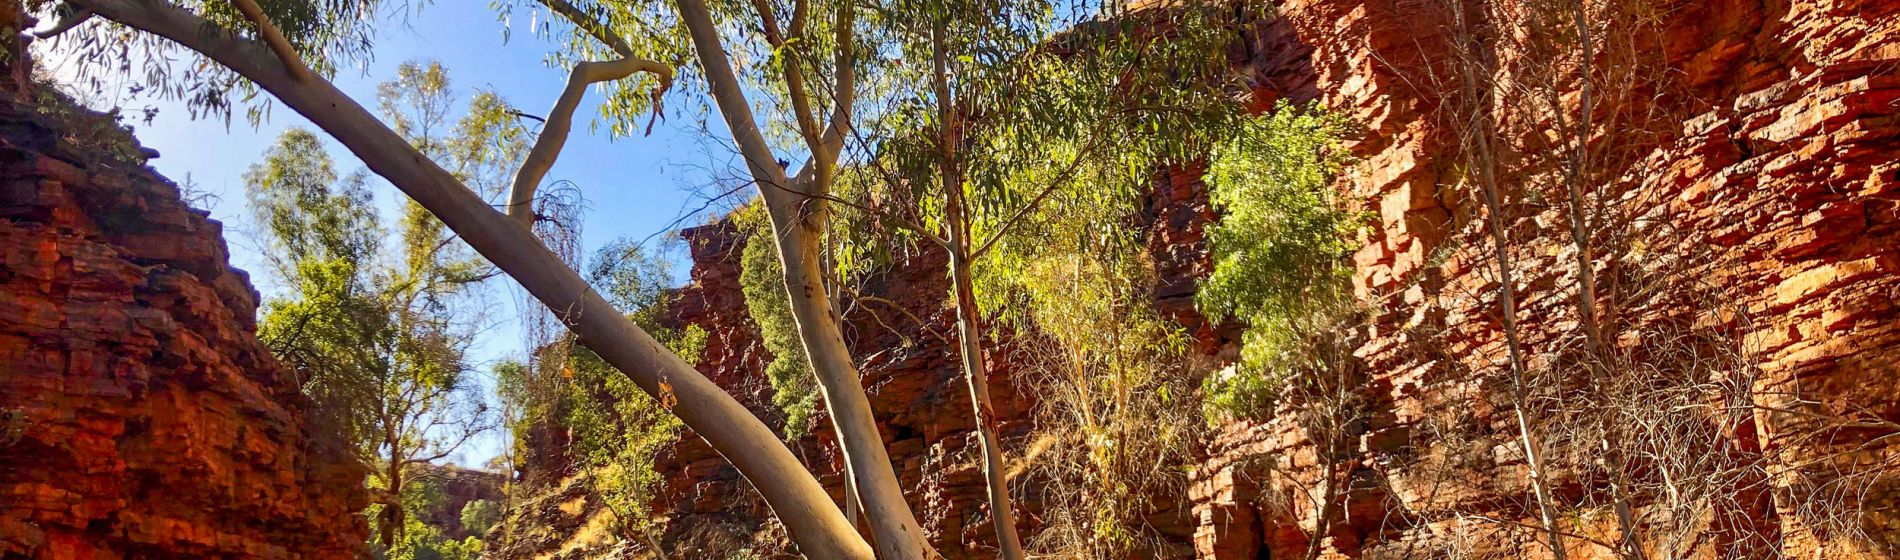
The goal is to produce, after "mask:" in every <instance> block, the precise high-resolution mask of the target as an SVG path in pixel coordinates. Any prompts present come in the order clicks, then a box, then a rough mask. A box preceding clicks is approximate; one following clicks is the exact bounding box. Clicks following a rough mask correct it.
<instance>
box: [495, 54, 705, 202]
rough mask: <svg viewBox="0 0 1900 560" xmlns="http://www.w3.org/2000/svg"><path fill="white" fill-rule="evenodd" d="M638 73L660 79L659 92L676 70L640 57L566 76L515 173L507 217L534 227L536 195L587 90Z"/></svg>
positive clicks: (583, 66)
mask: <svg viewBox="0 0 1900 560" xmlns="http://www.w3.org/2000/svg"><path fill="white" fill-rule="evenodd" d="M636 72H648V73H651V74H653V75H654V76H656V77H658V78H659V79H660V87H659V88H658V89H657V90H656V91H655V92H654V95H655V96H656V97H657V96H658V95H659V94H660V92H664V91H666V88H668V87H671V86H672V84H673V69H672V68H669V67H667V66H666V65H664V64H660V63H658V62H654V61H651V60H642V59H638V58H623V59H619V60H611V61H607V62H582V63H580V64H577V65H575V66H574V71H573V72H571V73H569V74H568V76H567V88H565V89H562V90H561V96H560V97H559V98H558V99H556V100H555V102H554V108H553V109H549V110H548V116H547V118H546V119H544V120H543V121H542V122H544V123H546V124H544V125H542V127H541V134H540V136H537V137H535V139H534V147H533V148H531V149H529V150H528V157H527V159H525V160H523V161H522V162H521V169H520V170H518V171H516V172H515V180H514V186H513V187H511V188H510V189H509V193H508V217H510V218H514V220H515V221H516V222H517V223H520V224H521V225H522V226H524V227H531V226H533V225H534V193H535V191H536V190H537V189H539V188H540V186H541V179H542V178H543V177H546V176H547V174H548V169H550V168H553V167H554V160H555V159H556V158H559V157H561V148H562V147H563V146H566V145H567V134H568V132H569V131H570V130H572V128H573V122H574V109H575V108H577V107H579V106H580V103H581V96H582V95H584V94H586V93H587V87H588V86H590V85H593V84H596V83H599V82H607V81H613V80H619V79H622V78H625V77H627V76H632V75H633V74H634V73H636Z"/></svg>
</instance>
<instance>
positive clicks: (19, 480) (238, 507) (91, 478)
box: [0, 94, 368, 559]
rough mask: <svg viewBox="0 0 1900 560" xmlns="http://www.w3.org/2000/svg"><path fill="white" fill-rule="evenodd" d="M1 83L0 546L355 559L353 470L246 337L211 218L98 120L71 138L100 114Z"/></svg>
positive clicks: (244, 317) (253, 307)
mask: <svg viewBox="0 0 1900 560" xmlns="http://www.w3.org/2000/svg"><path fill="white" fill-rule="evenodd" d="M8 96H9V100H6V101H0V414H4V415H5V418H4V419H0V420H4V423H3V425H4V428H5V429H4V430H0V557H6V558H32V559H42V558H43V559H64V558H75V559H77V558H284V559H290V558H353V557H356V556H357V555H358V554H359V553H360V549H361V547H362V543H363V542H364V541H365V538H366V536H367V531H368V528H367V525H366V524H365V523H364V521H363V520H362V519H361V518H360V517H359V516H357V515H356V514H355V513H356V512H357V511H360V510H361V509H362V508H363V507H364V506H365V505H366V502H367V497H366V496H365V494H364V490H363V476H364V472H363V471H362V470H361V467H359V466H358V463H357V462H356V461H355V460H354V459H353V458H352V457H351V456H350V455H349V453H348V451H347V448H345V447H343V446H342V445H341V444H342V442H340V441H334V440H332V439H331V438H328V437H326V436H325V435H324V432H323V430H322V429H321V427H319V426H313V425H311V423H310V421H309V420H307V417H306V414H305V411H306V408H307V407H308V406H309V404H308V402H307V401H306V400H305V398H304V397H303V395H302V393H301V392H300V391H299V387H298V380H297V379H296V378H295V377H294V375H293V374H292V372H291V370H290V369H288V368H285V367H283V366H281V365H280V364H278V362H277V361H276V360H275V359H274V358H273V357H272V356H271V354H270V352H269V350H268V349H266V348H265V346H264V345H263V344H261V343H259V342H258V340H257V338H256V334H255V328H256V327H255V320H256V311H257V300H258V295H257V292H256V291H255V290H253V289H252V288H251V285H250V283H249V280H248V279H247V277H246V275H245V274H244V273H243V272H242V271H239V270H236V269H233V268H231V267H230V265H229V262H228V259H229V253H228V252H227V249H226V246H225V244H224V239H223V237H222V228H221V226H220V225H219V224H218V222H216V221H212V220H210V219H208V218H207V217H206V214H205V213H204V212H203V211H200V210H194V209H191V208H190V207H188V206H187V205H186V204H185V203H184V202H183V201H182V200H181V194H180V192H179V189H178V187H177V186H176V185H174V184H172V183H171V182H170V181H168V180H166V179H165V178H163V177H160V176H158V175H157V174H156V173H154V172H153V171H152V170H151V169H150V168H147V167H145V166H144V165H143V157H141V156H137V155H136V154H138V153H139V151H138V149H137V146H136V145H133V144H131V140H130V138H129V137H125V136H122V135H119V132H118V130H117V129H116V128H113V129H108V130H109V131H110V132H109V134H108V136H109V137H110V140H109V142H111V144H110V145H100V144H88V145H86V146H76V145H75V144H74V143H73V138H74V137H75V135H81V136H83V135H86V134H90V132H88V131H92V130H96V128H95V127H97V126H107V125H108V123H104V122H103V120H102V117H99V116H98V115H92V114H77V115H70V116H65V117H61V118H59V119H54V118H51V117H48V116H45V115H42V114H40V112H39V111H40V109H39V108H38V107H36V106H34V105H27V104H19V103H15V102H13V101H11V100H10V97H11V94H8ZM93 139H94V140H98V138H93ZM102 147H103V148H105V149H102ZM127 157H131V158H133V159H135V161H133V162H128V161H125V158H127Z"/></svg>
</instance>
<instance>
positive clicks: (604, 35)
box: [540, 0, 639, 58]
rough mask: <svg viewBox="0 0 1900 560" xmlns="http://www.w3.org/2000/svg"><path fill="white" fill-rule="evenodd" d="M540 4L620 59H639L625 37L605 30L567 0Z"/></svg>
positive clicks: (546, 1) (554, 0) (598, 22)
mask: <svg viewBox="0 0 1900 560" xmlns="http://www.w3.org/2000/svg"><path fill="white" fill-rule="evenodd" d="M540 2H541V5H543V6H547V8H548V10H550V11H553V12H554V13H556V14H559V15H560V16H561V17H562V18H564V19H566V20H567V21H568V22H570V23H573V24H574V27H578V28H580V30H581V31H583V32H586V33H587V34H588V35H591V36H593V38H594V40H596V41H600V43H601V44H603V45H607V48H609V49H612V50H613V51H614V54H618V55H620V57H621V58H639V57H637V56H634V54H633V47H632V46H631V45H628V44H627V39H626V38H625V37H621V36H620V35H619V34H617V33H614V32H613V30H611V29H608V28H607V25H606V24H604V23H601V22H600V20H598V19H594V17H593V16H592V15H590V14H588V13H587V12H584V11H581V9H580V8H579V7H576V6H575V5H574V4H573V3H570V2H568V1H567V0H540Z"/></svg>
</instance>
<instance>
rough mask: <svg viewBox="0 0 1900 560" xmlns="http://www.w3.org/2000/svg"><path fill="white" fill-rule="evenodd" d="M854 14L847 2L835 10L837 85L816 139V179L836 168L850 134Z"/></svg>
mask: <svg viewBox="0 0 1900 560" xmlns="http://www.w3.org/2000/svg"><path fill="white" fill-rule="evenodd" d="M856 15H857V13H856V12H855V11H853V9H852V4H851V2H844V3H842V4H840V6H839V7H838V22H837V23H836V26H837V35H836V37H835V38H834V40H835V41H836V42H837V43H838V53H837V57H836V58H835V59H833V61H832V67H833V69H834V71H836V72H837V73H838V77H837V83H835V84H833V85H832V90H831V105H832V107H831V123H830V124H828V125H826V126H825V132H824V134H823V135H821V136H820V137H819V142H818V150H816V152H815V153H814V154H812V156H813V157H812V159H813V160H815V161H816V162H817V164H818V170H819V174H820V175H819V176H820V177H830V176H831V170H832V169H834V168H836V167H837V165H838V156H839V154H841V153H843V152H844V139H845V137H846V136H847V135H849V134H850V133H851V112H852V111H853V110H854V108H853V105H854V104H856V103H857V91H858V90H857V88H858V84H857V82H858V70H857V66H856V65H857V52H856V51H857V49H856V48H855V47H856V45H854V44H853V42H854V41H856V40H857V39H856V35H855V29H853V25H855V22H856ZM819 186H820V187H828V186H830V181H824V182H822V184H821V185H819Z"/></svg>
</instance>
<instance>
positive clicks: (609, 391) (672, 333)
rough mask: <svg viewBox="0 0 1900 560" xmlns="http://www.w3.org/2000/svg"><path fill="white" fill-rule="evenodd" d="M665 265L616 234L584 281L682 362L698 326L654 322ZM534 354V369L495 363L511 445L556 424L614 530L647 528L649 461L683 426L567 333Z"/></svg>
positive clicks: (667, 294) (699, 344)
mask: <svg viewBox="0 0 1900 560" xmlns="http://www.w3.org/2000/svg"><path fill="white" fill-rule="evenodd" d="M670 268H671V267H670V265H669V264H668V263H667V262H666V261H665V260H663V259H661V258H659V257H657V256H655V255H654V254H652V253H650V252H648V251H647V250H645V249H644V248H643V247H642V246H641V245H639V244H637V243H634V242H632V241H630V240H626V239H621V240H616V241H614V242H612V243H609V244H608V245H606V246H605V247H602V248H601V249H600V250H599V251H598V252H596V253H595V255H594V257H593V259H592V261H591V262H590V263H589V264H588V266H587V279H588V281H589V282H590V283H592V284H593V286H594V288H595V289H596V290H597V291H599V292H600V293H601V294H603V295H604V296H605V297H606V298H607V299H608V301H609V302H611V303H613V304H614V306H615V307H616V308H617V309H619V310H620V311H621V312H622V313H625V314H627V316H628V317H629V318H631V319H633V321H634V322H635V323H636V324H638V325H640V327H641V328H642V329H644V330H646V331H647V332H648V333H650V334H652V335H653V336H654V338H655V339H657V340H659V341H660V342H661V343H662V344H665V345H667V347H668V348H669V349H671V350H672V351H674V352H675V353H677V354H679V355H680V356H681V357H683V358H686V359H687V360H688V362H689V363H691V362H693V361H696V360H697V358H698V356H699V355H700V354H701V353H702V352H703V351H704V349H705V344H706V332H705V331H704V330H703V329H701V328H700V327H699V326H697V325H688V326H686V327H683V328H675V327H671V326H668V325H666V324H664V323H663V322H662V318H663V317H664V314H665V312H666V309H667V308H668V306H669V305H670V304H671V303H672V298H673V294H672V291H671V290H670V289H669V288H668V287H667V286H668V284H669V282H670V281H669V278H668V276H667V271H668V270H670ZM539 352H540V353H541V356H539V359H537V360H536V367H538V368H541V369H543V370H545V371H535V369H534V368H530V367H529V366H526V365H523V364H520V363H517V362H507V363H504V364H503V365H501V366H498V367H497V368H496V377H497V385H498V391H499V392H500V394H501V397H502V400H503V402H504V403H506V404H507V406H508V407H509V408H510V409H511V410H512V411H514V412H515V414H514V415H513V416H512V417H511V418H510V419H509V424H510V427H511V428H512V429H513V431H514V432H515V434H516V443H517V445H520V444H523V443H525V442H526V441H528V440H529V438H530V433H531V432H532V431H533V430H535V429H541V428H543V427H545V426H549V425H559V426H563V427H565V429H566V433H567V435H568V436H569V437H570V438H571V440H570V441H569V442H568V445H567V452H568V454H569V456H570V457H571V458H572V459H573V460H574V461H575V463H576V465H577V466H579V467H580V470H581V471H582V476H584V477H585V479H586V482H587V484H588V485H589V487H590V488H592V489H593V491H594V494H595V495H597V496H599V497H600V499H601V500H602V502H603V503H604V504H605V505H606V506H607V507H608V508H609V509H610V510H611V511H612V512H613V513H614V515H613V519H614V520H615V521H616V522H617V523H618V524H619V527H618V530H619V531H621V532H622V533H623V534H627V533H632V534H642V533H649V532H650V531H653V530H654V529H655V528H656V527H655V526H654V524H653V520H652V519H650V518H649V516H648V511H649V510H650V509H651V505H650V504H651V502H652V499H653V491H654V489H655V488H656V487H657V485H658V484H659V482H660V478H659V477H660V475H659V473H658V472H657V471H655V470H654V463H653V461H654V460H655V458H656V457H657V456H658V453H659V451H660V450H661V449H663V448H664V447H666V446H667V445H671V444H672V443H673V442H674V441H676V440H677V439H678V437H679V431H680V429H681V428H682V426H683V424H681V422H680V421H679V419H678V418H677V417H675V416H673V414H672V413H671V412H670V411H668V410H667V408H666V407H665V406H663V403H660V402H658V401H656V400H655V399H654V398H653V397H652V396H650V395H648V394H647V393H646V392H645V391H644V390H642V389H641V388H640V387H639V386H638V385H636V384H635V383H634V382H633V380H632V379H631V378H629V377H627V376H626V375H624V374H622V373H620V371H618V370H616V369H614V368H613V366H611V365H609V364H607V362H605V361H604V360H602V359H601V358H600V357H599V356H598V355H596V354H594V353H593V352H592V351H591V350H588V349H587V348H586V347H583V346H580V345H578V344H574V341H573V340H572V338H564V339H562V340H560V341H558V342H557V343H555V344H553V345H550V346H549V347H546V348H542V349H540V351H539ZM549 384H551V387H543V385H549ZM524 452H525V449H519V448H518V449H517V450H516V453H517V454H522V453H524Z"/></svg>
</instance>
